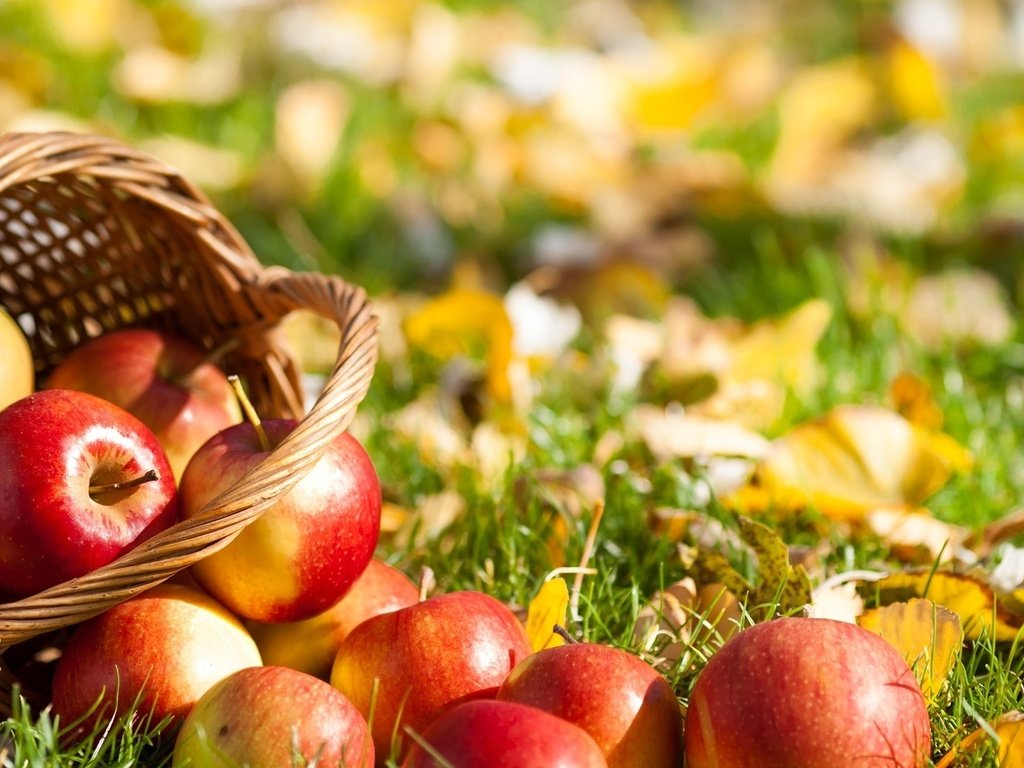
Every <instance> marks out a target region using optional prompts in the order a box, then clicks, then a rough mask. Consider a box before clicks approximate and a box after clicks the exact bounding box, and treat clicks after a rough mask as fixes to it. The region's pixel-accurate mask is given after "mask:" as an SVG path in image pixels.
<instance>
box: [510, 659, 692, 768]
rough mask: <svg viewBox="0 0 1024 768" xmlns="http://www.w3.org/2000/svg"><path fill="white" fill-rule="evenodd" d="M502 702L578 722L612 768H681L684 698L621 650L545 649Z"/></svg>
mask: <svg viewBox="0 0 1024 768" xmlns="http://www.w3.org/2000/svg"><path fill="white" fill-rule="evenodd" d="M498 699H500V700H502V701H514V702H517V703H519V704H526V705H529V706H531V707H538V708H540V709H543V710H546V711H547V712H550V713H551V714H553V715H557V716H558V717H561V718H563V719H565V720H568V721H569V722H570V723H574V724H576V725H578V726H579V727H580V728H582V729H583V730H584V731H586V732H587V733H589V734H590V736H591V737H593V739H594V741H595V742H597V745H598V746H599V747H600V748H601V751H602V752H603V753H604V756H605V758H606V759H607V761H608V765H609V768H674V767H675V766H677V765H679V761H680V757H681V756H682V747H683V742H682V712H681V710H680V708H679V701H678V700H677V699H676V696H675V693H674V692H673V690H672V687H671V686H670V685H669V684H668V681H667V680H665V678H664V677H662V676H661V675H660V674H659V673H658V672H657V670H655V669H654V668H653V667H651V665H650V664H647V663H646V662H645V661H643V660H642V659H640V658H638V657H637V656H635V655H633V654H632V653H629V652H628V651H625V650H622V649H621V648H615V647H612V646H610V645H601V644H599V643H571V644H569V645H561V646H558V647H555V648H546V649H544V650H541V651H538V652H537V653H534V654H533V655H531V656H528V657H527V658H526V659H524V660H523V662H522V663H521V664H519V665H518V666H517V667H516V668H515V669H513V670H512V672H511V673H510V674H509V676H508V678H507V679H506V680H505V682H504V683H502V685H501V688H500V689H499V690H498Z"/></svg>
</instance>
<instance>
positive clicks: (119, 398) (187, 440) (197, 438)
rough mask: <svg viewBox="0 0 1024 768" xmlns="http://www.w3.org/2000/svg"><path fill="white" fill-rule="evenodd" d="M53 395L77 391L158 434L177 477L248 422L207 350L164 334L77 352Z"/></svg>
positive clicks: (124, 336)
mask: <svg viewBox="0 0 1024 768" xmlns="http://www.w3.org/2000/svg"><path fill="white" fill-rule="evenodd" d="M45 386H46V387H47V388H48V389H52V388H60V389H77V390H81V391H83V392H88V393H90V394H93V395H96V396H97V397H102V398H103V399H105V400H109V401H110V402H112V403H115V404H116V405H119V406H121V407H122V408H124V409H125V410H126V411H128V412H130V413H131V414H132V415H134V416H136V417H137V418H138V419H139V420H140V421H141V422H142V423H143V424H145V425H146V426H147V427H149V428H150V429H151V430H153V434H155V435H156V438H157V440H159V441H160V445H162V446H163V448H164V451H165V452H166V453H167V459H168V461H170V463H171V469H172V470H173V471H174V477H175V478H176V479H179V480H180V479H181V473H182V472H183V471H184V470H185V465H186V464H187V463H188V460H189V459H190V458H191V457H192V454H194V453H195V452H196V450H198V448H199V446H201V445H202V444H203V443H205V442H206V441H207V440H208V439H209V438H211V437H212V436H213V435H214V434H216V433H217V432H219V431H220V430H222V429H225V428H226V427H229V426H231V425H232V424H237V423H238V422H239V421H241V419H242V411H241V408H240V407H239V405H238V398H237V397H236V396H235V393H234V390H232V388H231V384H230V383H229V382H228V379H227V376H226V375H225V373H224V372H223V371H222V370H221V369H220V368H219V367H217V366H216V365H215V364H213V363H211V362H209V361H207V360H206V353H205V352H204V351H203V350H202V348H200V347H198V346H197V345H195V344H193V343H192V342H190V341H187V340H185V339H182V338H180V337H178V336H174V335H172V334H168V333H165V332H162V331H156V330H148V329H143V328H126V329H122V330H117V331H110V332H108V333H105V334H103V335H102V336H97V337H96V338H94V339H90V340H89V341H86V342H84V343H82V344H80V345H79V346H78V347H76V348H75V349H73V350H72V351H71V353H70V354H69V355H68V356H67V357H66V358H64V360H63V361H61V363H60V364H59V365H58V366H57V367H56V368H54V370H53V371H52V372H51V373H50V375H49V376H48V377H47V380H46V385H45Z"/></svg>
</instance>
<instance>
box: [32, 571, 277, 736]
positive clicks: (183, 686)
mask: <svg viewBox="0 0 1024 768" xmlns="http://www.w3.org/2000/svg"><path fill="white" fill-rule="evenodd" d="M261 664H262V660H261V659H260V654H259V651H258V650H257V648H256V643H254V642H253V640H252V638H251V637H250V636H249V633H248V632H246V630H245V627H243V626H242V624H241V622H240V621H239V620H238V619H237V618H236V617H234V616H232V615H231V614H230V613H229V612H228V611H227V610H226V609H225V608H224V607H223V606H222V605H220V604H219V603H217V601H215V600H214V599H213V598H211V597H210V596H209V595H206V594H204V593H203V592H200V591H199V590H196V589H192V588H190V587H186V586H183V585H181V584H161V585H159V586H156V587H153V588H152V589H150V590H148V591H146V592H144V593H142V594H141V595H138V596H136V597H133V598H131V599H130V600H126V601H125V602H123V603H120V604H119V605H116V606H114V607H113V608H111V609H110V610H108V611H106V612H104V613H101V614H100V615H98V616H95V617H93V618H92V619H89V620H88V621H85V622H83V623H82V624H81V625H79V626H78V627H77V628H76V629H75V631H74V632H73V633H72V635H71V637H70V638H69V639H68V641H67V644H66V645H65V648H64V652H63V653H62V654H61V657H60V659H59V660H58V661H57V665H56V668H55V669H54V675H53V685H52V691H51V695H52V700H53V708H54V711H55V713H56V714H58V715H59V716H60V720H61V723H62V725H65V726H67V725H70V724H71V723H73V722H75V721H77V720H79V719H80V718H84V719H83V720H82V727H83V728H90V727H91V726H93V725H95V723H96V722H98V721H106V720H109V719H111V718H112V717H116V716H117V715H119V714H123V713H124V711H125V710H126V709H127V708H128V707H130V706H131V705H132V704H133V703H134V702H135V701H136V699H138V700H139V707H140V711H141V712H142V713H143V714H151V715H152V717H153V721H154V722H158V721H160V720H162V719H163V718H164V717H168V716H170V717H171V718H174V719H175V720H176V721H177V722H178V723H180V722H181V720H183V719H184V717H185V715H187V714H188V712H189V710H190V709H191V708H192V706H193V705H194V704H195V703H196V701H198V699H199V697H200V696H202V695H203V694H204V693H206V691H207V690H208V689H209V688H210V687H211V686H213V684H214V683H217V682H219V681H220V680H222V679H223V678H225V677H227V676H228V675H230V674H231V673H233V672H236V671H238V670H240V669H244V668H246V667H253V666H260V665H261ZM101 697H102V701H101V703H100V705H99V707H97V708H96V709H95V711H94V712H91V713H90V710H92V708H93V707H94V706H95V705H96V703H97V701H100V700H101Z"/></svg>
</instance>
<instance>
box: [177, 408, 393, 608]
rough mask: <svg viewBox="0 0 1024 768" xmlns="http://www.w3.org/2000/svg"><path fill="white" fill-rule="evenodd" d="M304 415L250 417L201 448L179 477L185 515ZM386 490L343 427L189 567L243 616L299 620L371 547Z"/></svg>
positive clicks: (329, 599)
mask: <svg viewBox="0 0 1024 768" xmlns="http://www.w3.org/2000/svg"><path fill="white" fill-rule="evenodd" d="M297 423H298V422H296V421H294V420H290V419H270V420H267V421H264V422H263V423H262V430H263V433H265V437H266V444H264V443H263V439H264V438H263V437H262V436H261V433H260V431H259V430H257V428H256V427H255V426H254V425H253V424H251V423H248V422H246V423H242V424H236V425H235V426H232V427H228V428H227V429H225V430H222V431H221V432H218V433H217V434H216V435H214V436H213V437H212V438H210V439H209V440H208V441H207V442H206V443H204V444H203V446H202V447H201V448H200V449H199V450H198V451H197V452H196V454H195V455H194V456H193V457H192V460H191V461H190V462H189V464H188V466H187V467H186V468H185V473H184V475H182V478H181V483H180V485H179V493H180V496H181V514H182V517H183V518H184V519H190V518H195V517H199V516H201V515H202V514H203V509H204V507H205V506H206V505H207V504H208V503H209V502H210V501H212V500H213V499H215V498H216V497H217V496H218V495H220V493H221V492H223V491H224V490H226V489H227V488H229V487H230V486H232V485H234V484H235V483H236V482H238V481H239V480H240V479H241V478H242V476H243V475H245V474H246V473H247V472H249V471H250V470H252V469H253V468H254V467H255V466H256V465H258V464H259V463H260V462H261V461H263V460H264V459H265V458H266V457H267V456H269V455H270V451H271V450H273V448H275V447H276V446H278V445H279V444H280V443H281V441H283V440H284V439H285V437H287V436H288V435H289V434H290V433H291V432H292V431H293V430H294V429H295V426H296V425H297ZM380 509H381V490H380V481H379V479H378V478H377V472H376V470H375V469H374V466H373V462H372V461H371V460H370V457H369V456H368V455H367V453H366V451H365V450H364V449H363V447H362V446H361V445H360V444H359V442H358V441H357V440H356V439H355V438H354V437H352V436H351V435H349V434H347V433H343V434H341V435H340V436H338V437H337V438H336V439H335V440H334V441H333V442H332V443H331V445H330V446H329V447H328V449H327V451H326V452H325V453H324V455H323V456H321V457H320V459H319V461H317V462H316V463H315V464H314V465H313V467H312V469H310V471H309V472H308V473H307V474H306V475H305V476H303V477H302V479H300V480H299V481H298V483H297V484H296V485H295V486H294V487H293V488H292V489H291V490H290V491H289V492H288V493H286V494H285V495H284V496H282V497H281V498H280V499H278V501H277V502H275V503H274V504H273V505H272V506H270V507H269V508H268V509H267V510H265V511H264V512H263V514H262V515H260V517H259V518H258V519H257V520H256V521H255V522H253V523H252V524H250V525H249V526H247V527H246V528H245V529H243V530H242V532H241V533H240V534H239V535H238V536H237V537H236V538H235V539H234V540H233V541H232V542H231V543H230V544H228V545H227V546H226V547H224V548H223V549H221V550H219V551H218V552H215V553H214V554H212V555H210V556H209V557H206V558H204V559H203V560H201V561H199V562H198V563H196V564H195V565H194V566H192V569H191V570H192V576H193V577H194V578H195V580H196V582H197V583H198V584H199V585H200V586H201V587H202V588H203V589H205V590H206V591H207V592H209V593H210V594H212V595H213V596H214V597H216V598H217V599H218V600H220V601H221V602H222V603H224V604H225V605H226V606H227V607H228V608H230V609H231V610H232V611H234V612H235V613H236V614H238V615H239V616H242V617H244V618H246V619H253V620H256V621H298V620H300V619H307V618H309V617H311V616H315V615H316V614H318V613H322V612H323V611H325V610H327V609H328V608H330V607H331V606H332V605H334V604H335V603H337V602H338V601H339V600H340V599H341V598H342V597H343V596H344V595H345V593H346V592H347V591H348V590H349V588H350V587H351V586H352V585H353V584H354V583H355V580H356V579H357V578H358V577H359V575H360V574H361V573H362V572H363V570H364V569H365V568H366V566H367V564H368V563H369V562H370V560H371V558H372V557H373V553H374V550H375V549H376V546H377V539H378V537H379V536H380Z"/></svg>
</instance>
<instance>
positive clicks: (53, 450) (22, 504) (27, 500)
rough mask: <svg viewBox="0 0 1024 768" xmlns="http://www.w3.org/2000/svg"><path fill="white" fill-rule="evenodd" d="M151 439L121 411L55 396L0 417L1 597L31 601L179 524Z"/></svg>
mask: <svg viewBox="0 0 1024 768" xmlns="http://www.w3.org/2000/svg"><path fill="white" fill-rule="evenodd" d="M177 513H178V497H177V492H176V490H175V487H174V477H173V476H172V474H171V468H170V465H169V464H168V463H167V457H166V456H165V455H164V451H163V449H162V448H161V447H160V444H159V443H158V442H157V439H156V437H154V435H153V433H152V432H151V431H150V430H149V429H148V428H147V427H146V426H145V425H144V424H143V423H142V422H140V421H139V420H138V419H136V418H135V417H134V416H132V415H131V414H129V413H128V412H127V411H125V410H123V409H121V408H119V407H118V406H116V405H114V404H112V403H109V402H107V401H106V400H103V399H101V398H98V397H94V396H93V395H89V394H86V393H85V392H75V391H71V390H63V389H51V390H44V391H41V392H36V393H33V394H31V395H28V396H27V397H24V398H22V399H20V400H18V401H16V402H14V403H12V404H11V405H9V406H7V408H5V409H3V410H2V411H0V593H2V594H3V595H4V597H5V599H10V598H20V597H26V596H28V595H32V594H34V593H36V592H39V591H41V590H43V589H45V588H47V587H51V586H54V585H56V584H59V583H61V582H64V581H67V580H68V579H71V578H74V577H76V576H82V575H84V574H86V573H88V572H89V571H92V570H95V569H96V568H99V567H100V566H102V565H106V564H107V563H109V562H110V561H112V560H114V559H115V558H116V557H118V556H119V555H121V554H122V553H124V552H126V551H128V550H129V549H131V548H132V547H134V546H136V545H137V544H139V543H140V542H141V541H143V540H145V539H147V538H149V537H150V536H152V535H153V534H154V533H156V532H157V531H159V530H161V529H163V528H167V527H169V526H170V525H171V524H173V523H174V522H175V519H176V517H177Z"/></svg>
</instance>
